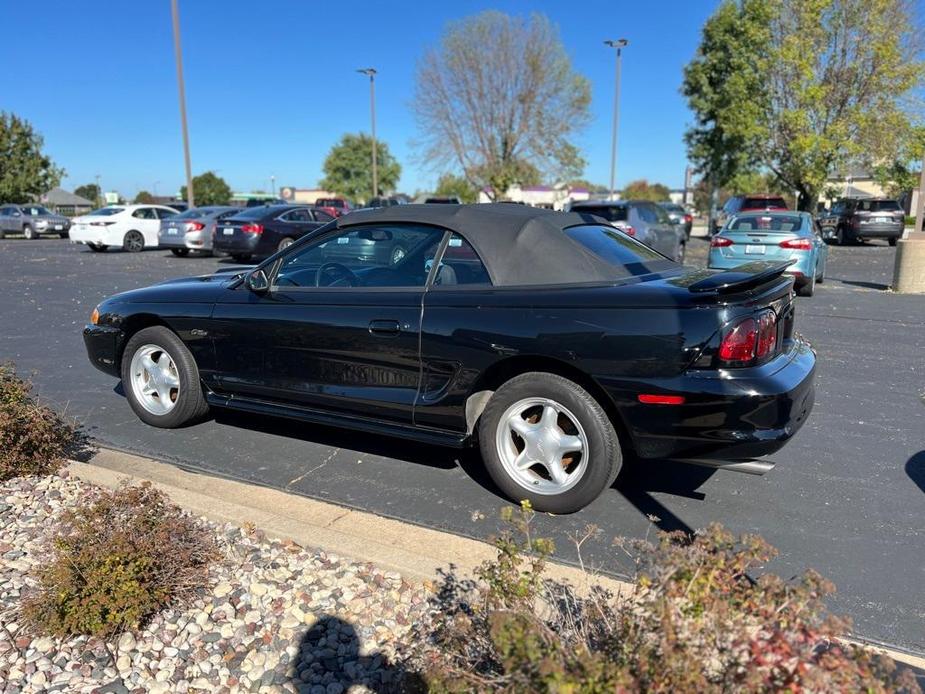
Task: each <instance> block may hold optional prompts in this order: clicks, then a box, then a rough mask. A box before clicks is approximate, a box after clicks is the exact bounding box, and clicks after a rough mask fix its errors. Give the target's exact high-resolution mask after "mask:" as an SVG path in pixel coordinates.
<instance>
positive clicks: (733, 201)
mask: <svg viewBox="0 0 925 694" xmlns="http://www.w3.org/2000/svg"><path fill="white" fill-rule="evenodd" d="M786 209H788V208H787V202H786V201H785V200H784V199H783V198H782V197H780V196H779V195H733V196H732V197H731V198H729V199H728V200H727V201H726V204H725V205H723V207H722V208H721V209H720V210H718V211H717V213H716V214H715V215H713V228H712V229H710V235H711V236H714V235H716V234H718V233H719V230H720V229H722V228H723V227H724V226H726V222H728V221H729V218H730V217H733V216H735V215H737V214H742V213H743V212H771V211H774V212H780V211H781V210H786Z"/></svg>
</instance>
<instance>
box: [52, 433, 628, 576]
mask: <svg viewBox="0 0 925 694" xmlns="http://www.w3.org/2000/svg"><path fill="white" fill-rule="evenodd" d="M67 469H68V471H69V472H70V473H71V474H73V475H75V476H76V477H79V478H80V479H82V480H84V481H86V482H90V483H93V484H97V485H100V486H103V487H109V488H114V487H117V486H118V485H119V484H120V483H122V482H123V481H124V480H129V481H132V482H140V481H144V480H146V481H149V482H151V483H152V484H153V485H154V486H155V487H157V488H158V489H160V490H162V491H163V492H164V493H166V494H167V495H168V496H169V497H170V498H171V499H172V500H173V501H174V503H176V504H178V505H179V506H181V507H182V508H184V509H186V510H188V511H190V512H192V513H194V514H195V515H198V516H205V517H206V518H208V519H209V520H213V521H217V522H221V523H225V522H233V523H237V524H244V523H252V524H253V525H254V526H256V527H257V528H259V529H260V530H263V531H264V532H265V533H266V534H267V536H269V537H272V538H276V539H289V540H293V541H295V542H296V543H298V544H300V545H303V546H306V547H313V548H317V549H322V550H324V551H326V552H330V553H332V554H338V555H341V556H344V557H349V558H351V559H356V560H360V561H368V562H372V563H374V564H377V565H379V566H382V567H383V568H387V569H391V570H394V571H398V572H399V573H401V574H402V575H403V576H405V577H407V578H408V579H411V580H416V581H421V582H424V581H433V580H434V579H436V578H438V577H439V576H440V574H441V571H444V572H445V571H446V570H448V569H452V570H453V571H455V572H457V573H458V574H460V575H462V576H471V575H472V572H473V571H474V570H475V569H476V568H477V567H478V566H479V565H480V564H481V563H482V562H484V561H485V560H487V559H492V558H494V557H495V555H496V552H495V549H494V548H493V547H492V546H491V545H489V544H487V543H485V542H481V541H478V540H472V539H469V538H464V537H460V536H458V535H453V534H451V533H445V532H441V531H439V530H432V529H429V528H422V527H419V526H416V525H412V524H410V523H403V522H401V521H397V520H392V519H389V518H383V517H381V516H377V515H375V514H372V513H366V512H364V511H356V510H352V509H348V508H344V507H342V506H335V505H334V504H329V503H325V502H323V501H317V500H315V499H309V498H306V497H303V496H299V495H296V494H289V493H287V492H283V491H279V490H275V489H269V488H266V487H260V486H257V485H251V484H246V483H243V482H237V481H233V480H227V479H222V478H219V477H211V476H209V475H203V474H197V473H194V472H187V471H185V470H181V469H180V468H178V467H176V466H174V465H169V464H167V463H161V462H158V461H155V460H151V459H149V458H143V457H141V456H137V455H132V454H129V453H123V452H121V451H115V450H111V449H106V448H102V449H100V450H99V451H98V452H97V454H96V455H95V456H94V457H93V459H92V460H91V461H89V462H88V463H80V462H76V461H72V462H71V464H70V465H69V466H68V468H67ZM547 575H548V576H549V577H550V578H552V579H554V580H558V581H565V582H568V583H570V584H571V585H572V586H574V587H575V588H576V589H577V590H578V591H579V592H580V593H584V592H586V591H587V589H588V587H589V586H588V584H589V583H590V581H589V578H590V577H589V576H587V575H586V574H584V573H582V572H581V571H580V570H579V569H577V568H575V567H573V566H566V565H564V564H557V563H552V562H551V563H550V564H549V565H548V568H547ZM594 583H595V584H597V585H603V586H604V587H606V588H608V589H610V590H612V591H614V592H622V591H624V590H627V589H631V588H632V585H631V584H630V583H626V582H624V581H618V580H615V579H612V578H609V577H606V576H595V577H594Z"/></svg>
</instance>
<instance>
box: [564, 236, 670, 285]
mask: <svg viewBox="0 0 925 694" xmlns="http://www.w3.org/2000/svg"><path fill="white" fill-rule="evenodd" d="M565 234H566V235H567V236H568V237H569V238H570V239H572V240H573V241H577V242H578V243H580V244H581V245H582V246H584V247H585V248H587V249H588V250H589V251H591V252H592V253H594V255H596V256H597V257H599V258H601V259H602V260H605V261H606V262H608V263H610V264H611V265H613V266H614V267H615V268H616V269H617V272H616V273H615V275H614V277H615V278H621V277H630V276H633V275H647V274H649V273H652V272H658V271H660V270H664V269H665V268H667V267H670V266H672V265H674V263H673V262H672V261H670V260H668V259H667V258H666V257H665V256H663V255H662V254H661V253H656V252H655V251H653V250H652V249H651V248H649V247H648V246H646V245H644V244H642V243H640V242H639V241H636V240H635V239H632V238H630V237H629V236H627V235H626V234H624V233H623V232H622V231H619V230H617V229H614V228H613V227H611V226H604V225H602V224H587V225H583V226H577V227H569V228H568V229H565Z"/></svg>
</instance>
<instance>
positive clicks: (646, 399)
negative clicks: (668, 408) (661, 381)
mask: <svg viewBox="0 0 925 694" xmlns="http://www.w3.org/2000/svg"><path fill="white" fill-rule="evenodd" d="M639 402H641V403H643V404H645V405H683V404H684V396H683V395H654V394H648V393H643V394H640V395H639Z"/></svg>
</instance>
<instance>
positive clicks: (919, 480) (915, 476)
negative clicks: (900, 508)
mask: <svg viewBox="0 0 925 694" xmlns="http://www.w3.org/2000/svg"><path fill="white" fill-rule="evenodd" d="M906 474H907V475H909V479H911V480H912V481H913V482H915V483H916V485H918V488H919V489H921V490H922V491H923V492H925V451H919V452H918V453H916V454H915V455H914V456H912V457H911V458H909V460H907V461H906Z"/></svg>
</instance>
